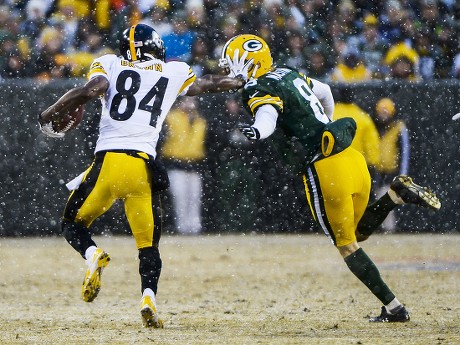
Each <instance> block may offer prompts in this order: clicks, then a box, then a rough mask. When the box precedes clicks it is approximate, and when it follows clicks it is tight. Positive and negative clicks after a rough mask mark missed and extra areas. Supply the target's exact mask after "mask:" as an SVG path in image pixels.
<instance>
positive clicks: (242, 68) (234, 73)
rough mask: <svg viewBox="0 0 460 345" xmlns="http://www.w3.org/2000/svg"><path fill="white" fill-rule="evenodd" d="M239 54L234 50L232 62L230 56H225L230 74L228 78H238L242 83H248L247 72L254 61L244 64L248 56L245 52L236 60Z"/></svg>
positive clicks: (237, 50) (238, 51)
mask: <svg viewBox="0 0 460 345" xmlns="http://www.w3.org/2000/svg"><path fill="white" fill-rule="evenodd" d="M239 53H240V50H239V49H235V53H234V54H233V60H232V59H231V58H230V56H228V55H227V56H226V58H227V63H228V68H229V69H230V74H229V75H228V76H229V77H232V78H236V77H238V78H241V79H243V80H244V81H248V70H249V69H250V68H251V66H252V65H253V63H254V59H251V60H248V61H246V62H245V60H246V57H247V56H248V52H247V51H245V52H244V53H243V55H242V56H241V59H239V58H238V55H239Z"/></svg>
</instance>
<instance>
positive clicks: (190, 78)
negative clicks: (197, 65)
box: [179, 69, 196, 94]
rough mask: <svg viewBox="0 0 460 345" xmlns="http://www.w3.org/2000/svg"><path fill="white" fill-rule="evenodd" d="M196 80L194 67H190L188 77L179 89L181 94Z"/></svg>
mask: <svg viewBox="0 0 460 345" xmlns="http://www.w3.org/2000/svg"><path fill="white" fill-rule="evenodd" d="M195 80H196V74H195V73H193V71H192V69H189V71H188V77H187V80H186V81H185V82H184V84H183V85H182V87H181V88H180V90H179V94H180V93H181V92H182V91H184V90H185V89H186V88H187V87H189V86H190V85H192V84H193V82H194V81H195Z"/></svg>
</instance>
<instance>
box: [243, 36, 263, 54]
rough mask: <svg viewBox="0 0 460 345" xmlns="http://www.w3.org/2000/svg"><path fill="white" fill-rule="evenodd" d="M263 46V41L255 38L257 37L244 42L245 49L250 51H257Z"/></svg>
mask: <svg viewBox="0 0 460 345" xmlns="http://www.w3.org/2000/svg"><path fill="white" fill-rule="evenodd" d="M262 47H263V44H262V42H260V41H258V40H255V39H252V40H249V41H246V42H244V43H243V48H244V50H246V51H248V52H256V51H258V50H261V49H262Z"/></svg>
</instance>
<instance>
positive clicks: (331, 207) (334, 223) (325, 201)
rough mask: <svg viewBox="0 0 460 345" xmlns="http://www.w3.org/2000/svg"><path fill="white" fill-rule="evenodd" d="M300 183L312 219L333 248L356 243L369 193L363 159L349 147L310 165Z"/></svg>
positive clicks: (367, 177)
mask: <svg viewBox="0 0 460 345" xmlns="http://www.w3.org/2000/svg"><path fill="white" fill-rule="evenodd" d="M303 180H304V185H305V191H306V195H307V200H308V203H309V205H310V209H311V212H312V214H313V217H314V218H315V220H316V222H317V223H318V224H319V225H320V226H321V228H322V229H323V231H324V232H325V234H326V235H327V236H328V237H329V238H330V239H331V241H332V242H333V243H334V244H335V245H336V246H337V247H341V246H345V245H348V244H350V243H352V242H354V241H356V234H355V232H356V228H357V225H358V222H359V220H360V219H361V217H362V216H363V214H364V211H365V210H366V207H367V204H368V201H369V195H370V190H371V178H370V175H369V170H368V168H367V165H366V161H365V159H364V157H363V155H362V154H361V153H359V152H358V151H356V150H355V149H353V148H351V147H349V148H347V149H345V150H344V151H342V152H340V153H338V154H336V155H333V156H329V157H327V158H324V159H321V160H319V161H316V162H314V163H313V164H310V166H309V168H308V170H307V173H306V174H305V175H304V176H303Z"/></svg>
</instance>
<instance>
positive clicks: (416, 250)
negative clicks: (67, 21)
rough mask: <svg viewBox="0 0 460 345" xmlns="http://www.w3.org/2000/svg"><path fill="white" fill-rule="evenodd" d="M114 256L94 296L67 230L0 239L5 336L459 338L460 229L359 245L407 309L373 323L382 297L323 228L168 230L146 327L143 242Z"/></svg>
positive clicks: (0, 340)
mask: <svg viewBox="0 0 460 345" xmlns="http://www.w3.org/2000/svg"><path fill="white" fill-rule="evenodd" d="M96 241H97V243H98V245H99V246H101V247H103V248H104V249H105V250H106V251H108V252H109V253H110V254H111V256H112V261H111V262H110V265H109V266H108V267H107V269H106V270H105V271H104V275H103V279H102V289H101V292H100V294H99V296H98V298H97V299H96V300H95V301H94V302H93V303H85V302H83V301H82V300H81V299H80V284H81V281H82V280H83V276H84V269H85V266H84V263H83V260H82V259H81V257H80V256H79V255H78V254H77V253H75V252H74V251H73V249H72V248H71V247H70V246H69V245H68V244H67V243H66V242H65V240H64V239H62V238H44V239H40V238H27V239H0V277H1V280H0V344H147V343H153V344H200V345H201V344H372V345H376V344H459V343H460V329H459V325H458V322H459V319H460V303H459V298H458V287H459V286H460V251H459V250H458V248H460V236H456V235H416V236H415V235H414V236H410V235H375V236H373V237H371V238H370V239H369V240H368V241H367V242H366V243H364V245H363V247H364V249H365V250H366V252H367V253H368V255H369V256H371V257H372V258H373V259H374V261H375V262H376V263H377V265H378V267H379V268H380V271H381V273H382V275H383V277H384V279H385V280H386V282H387V283H388V285H389V286H390V287H391V288H392V289H393V291H394V292H395V293H396V295H397V296H398V298H399V299H400V300H401V301H402V302H404V303H405V304H406V305H407V306H408V308H409V309H410V310H411V312H412V321H411V322H409V323H405V324H378V325H376V324H369V322H368V321H367V317H368V316H369V315H374V314H378V313H379V312H380V303H379V301H378V300H377V299H376V298H375V297H373V295H372V294H371V293H370V292H369V291H368V290H367V289H366V288H365V287H364V286H363V285H362V284H361V283H360V282H359V281H358V280H357V278H355V277H354V276H353V275H352V274H351V273H350V272H349V271H348V269H347V267H346V265H345V264H344V262H343V261H342V259H341V258H340V257H339V254H338V252H337V250H336V249H335V248H334V247H333V246H332V245H331V244H330V242H329V241H328V240H327V238H326V237H325V236H324V235H288V236H280V235H273V236H266V235H265V236H263V235H240V236H203V237H179V236H169V237H168V236H164V237H163V239H162V242H161V254H162V259H163V272H162V277H161V280H160V286H159V294H158V306H159V309H160V314H161V317H162V318H163V320H164V321H165V328H164V329H162V330H157V329H144V328H142V326H141V321H140V314H139V305H138V304H139V301H140V279H139V276H138V260H137V251H136V249H135V245H134V241H133V239H132V238H130V237H99V238H96Z"/></svg>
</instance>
